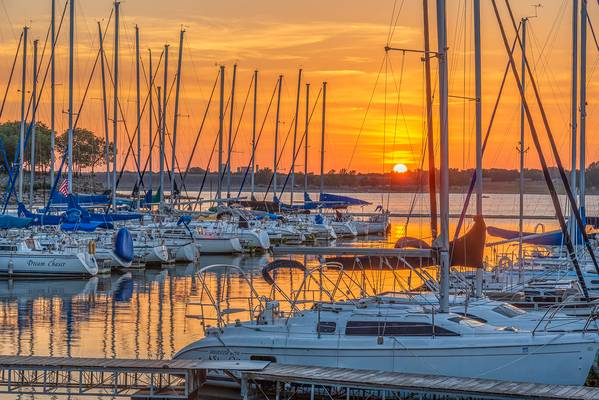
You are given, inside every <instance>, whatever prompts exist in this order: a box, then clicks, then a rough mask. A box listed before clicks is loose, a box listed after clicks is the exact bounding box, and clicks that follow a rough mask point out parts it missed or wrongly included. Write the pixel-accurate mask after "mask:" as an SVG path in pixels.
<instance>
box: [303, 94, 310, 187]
mask: <svg viewBox="0 0 599 400" xmlns="http://www.w3.org/2000/svg"><path fill="white" fill-rule="evenodd" d="M305 125H306V127H305V133H304V135H305V136H306V137H305V139H304V140H305V142H304V193H308V138H309V136H308V126H309V125H310V84H309V83H306V121H305Z"/></svg>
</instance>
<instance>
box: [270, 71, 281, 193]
mask: <svg viewBox="0 0 599 400" xmlns="http://www.w3.org/2000/svg"><path fill="white" fill-rule="evenodd" d="M282 84H283V75H279V82H278V84H277V115H276V121H275V158H274V165H273V167H274V170H273V180H272V181H273V183H272V191H273V194H274V196H273V200H274V198H275V197H277V152H278V151H279V149H278V147H279V114H280V111H281V85H282Z"/></svg>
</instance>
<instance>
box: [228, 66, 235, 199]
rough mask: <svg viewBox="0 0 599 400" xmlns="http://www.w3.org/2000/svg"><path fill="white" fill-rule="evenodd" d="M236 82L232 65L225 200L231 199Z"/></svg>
mask: <svg viewBox="0 0 599 400" xmlns="http://www.w3.org/2000/svg"><path fill="white" fill-rule="evenodd" d="M236 80H237V64H233V80H232V81H231V104H230V107H229V138H228V140H227V143H228V144H227V165H226V167H227V199H228V198H230V197H231V152H232V151H233V112H234V106H235V81H236Z"/></svg>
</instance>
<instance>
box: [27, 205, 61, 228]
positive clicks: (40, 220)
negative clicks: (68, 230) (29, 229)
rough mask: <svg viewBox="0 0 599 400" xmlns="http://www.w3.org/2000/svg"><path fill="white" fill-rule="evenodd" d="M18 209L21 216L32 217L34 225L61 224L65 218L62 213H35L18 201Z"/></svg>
mask: <svg viewBox="0 0 599 400" xmlns="http://www.w3.org/2000/svg"><path fill="white" fill-rule="evenodd" d="M17 210H18V213H19V217H26V218H31V219H32V225H60V224H61V223H62V222H64V218H63V216H61V215H44V214H34V213H32V212H31V211H29V210H28V209H27V207H25V204H23V203H21V202H19V203H18V205H17Z"/></svg>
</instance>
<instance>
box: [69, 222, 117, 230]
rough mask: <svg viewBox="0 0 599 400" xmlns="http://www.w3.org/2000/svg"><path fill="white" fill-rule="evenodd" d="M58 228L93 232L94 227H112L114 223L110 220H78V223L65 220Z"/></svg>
mask: <svg viewBox="0 0 599 400" xmlns="http://www.w3.org/2000/svg"><path fill="white" fill-rule="evenodd" d="M60 229H61V230H63V231H65V232H76V231H80V232H93V231H95V230H96V229H114V225H113V224H111V223H110V222H100V221H92V222H80V223H70V222H66V223H64V224H62V225H60Z"/></svg>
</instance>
